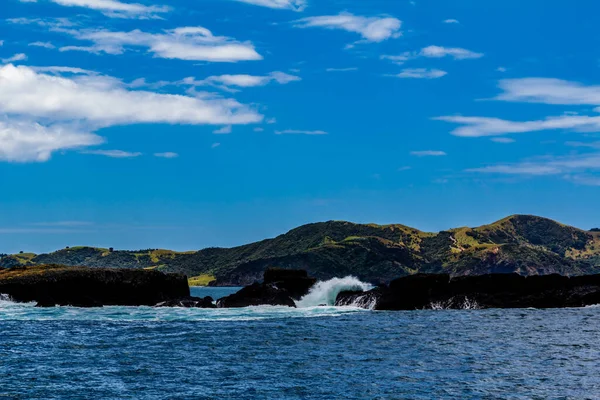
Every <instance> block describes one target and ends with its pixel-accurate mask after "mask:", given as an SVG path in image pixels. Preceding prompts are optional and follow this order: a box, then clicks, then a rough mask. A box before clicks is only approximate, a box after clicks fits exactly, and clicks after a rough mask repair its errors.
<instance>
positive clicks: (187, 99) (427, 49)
mask: <svg viewBox="0 0 600 400" xmlns="http://www.w3.org/2000/svg"><path fill="white" fill-rule="evenodd" d="M582 10H586V11H585V12H582ZM598 11H600V5H598V4H597V3H596V2H593V1H591V0H589V1H586V0H582V1H580V2H578V3H577V7H574V6H573V5H572V3H570V2H569V3H567V2H564V1H554V0H545V1H542V0H530V1H527V2H523V1H517V0H503V1H495V0H490V1H485V2H482V1H477V0H452V1H442V0H439V1H434V0H414V1H410V0H407V1H404V0H398V1H389V0H371V1H368V2H367V1H357V0H352V1H351V0H337V1H336V0H171V1H168V2H167V1H164V2H161V1H160V0H148V1H145V0H137V2H133V1H129V0H37V1H34V0H27V1H25V0H4V1H3V5H2V10H1V11H0V18H1V21H0V42H1V43H2V45H1V46H0V59H1V60H2V61H1V62H0V182H2V195H1V196H0V252H16V251H19V250H24V251H35V252H42V251H51V250H55V249H58V248H62V247H64V246H67V245H70V246H73V245H84V244H85V245H96V246H106V247H115V248H123V249H136V248H171V249H176V250H187V249H198V248H202V247H206V246H232V245H238V244H242V243H246V242H249V241H254V240H259V239H262V238H265V237H272V236H275V235H277V234H280V233H283V232H285V231H287V230H289V229H291V228H293V227H295V226H297V225H300V224H303V223H308V222H315V221H323V220H330V219H343V220H350V221H355V222H375V223H403V224H407V225H411V226H415V227H417V228H420V229H423V230H429V231H436V230H441V229H447V228H450V227H454V226H464V225H469V226H475V225H480V224H484V223H488V222H492V221H494V220H496V219H499V218H502V217H504V216H506V215H509V214H514V213H528V214H538V215H543V216H547V217H551V218H555V219H558V220H560V221H561V222H564V223H568V224H573V225H576V226H579V227H581V228H591V227H594V226H598V225H600V212H599V211H598V210H599V209H598V207H597V204H596V203H597V198H598V193H599V187H600V136H599V132H600V114H599V112H600V82H599V79H598V76H600V75H599V74H598V70H599V67H600V57H599V56H600V54H599V52H598V50H597V47H598V46H597V45H598V42H599V39H600V33H599V32H598V30H597V21H596V18H595V15H596V14H597V12H598Z"/></svg>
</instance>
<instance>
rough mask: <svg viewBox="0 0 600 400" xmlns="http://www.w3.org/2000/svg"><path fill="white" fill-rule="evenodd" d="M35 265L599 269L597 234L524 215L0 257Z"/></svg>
mask: <svg viewBox="0 0 600 400" xmlns="http://www.w3.org/2000/svg"><path fill="white" fill-rule="evenodd" d="M38 264H64V265H85V266H90V267H121V268H123V267H124V268H147V269H159V270H163V271H169V272H182V273H185V274H187V275H188V276H190V277H199V278H198V279H195V280H194V281H193V282H198V283H200V284H205V283H207V282H208V281H209V280H211V279H212V277H215V278H216V280H217V282H218V284H221V285H241V284H242V285H244V284H249V283H252V282H253V281H255V280H259V279H261V277H262V274H263V272H264V270H265V269H266V268H269V267H281V268H302V269H306V270H308V271H309V273H310V274H311V275H313V276H315V277H317V278H319V279H329V278H332V277H335V276H345V275H354V276H357V277H358V278H360V279H363V280H367V281H372V282H387V281H389V280H391V279H394V278H397V277H400V276H404V275H409V274H414V273H416V272H430V273H440V272H447V273H450V274H452V275H478V274H486V273H511V272H516V273H519V274H522V275H542V274H551V273H560V274H563V275H581V274H590V273H598V272H600V232H597V231H584V230H581V229H577V228H574V227H570V226H566V225H563V224H560V223H558V222H555V221H552V220H550V219H546V218H541V217H536V216H529V215H514V216H510V217H507V218H504V219H502V220H500V221H497V222H495V223H493V224H490V225H484V226H480V227H477V228H466V227H463V228H456V229H451V230H449V231H442V232H438V233H427V232H422V231H419V230H417V229H414V228H410V227H407V226H404V225H374V224H354V223H350V222H342V221H329V222H321V223H314V224H308V225H303V226H301V227H298V228H296V229H293V230H291V231H289V232H288V233H286V234H283V235H280V236H278V237H276V238H274V239H267V240H263V241H260V242H256V243H251V244H248V245H244V246H239V247H234V248H230V249H223V248H208V249H204V250H200V251H197V252H186V253H178V252H173V251H169V250H153V249H149V250H141V251H113V250H112V249H100V248H93V247H76V248H69V249H63V250H59V251H57V252H54V253H49V254H40V255H35V254H16V255H8V256H4V257H2V258H0V267H10V266H13V265H38Z"/></svg>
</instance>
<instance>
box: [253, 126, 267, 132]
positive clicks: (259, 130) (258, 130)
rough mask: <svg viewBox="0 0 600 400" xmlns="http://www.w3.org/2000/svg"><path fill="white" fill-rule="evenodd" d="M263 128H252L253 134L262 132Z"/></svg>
mask: <svg viewBox="0 0 600 400" xmlns="http://www.w3.org/2000/svg"><path fill="white" fill-rule="evenodd" d="M264 130H265V128H261V127H260V126H258V127H256V128H254V132H264Z"/></svg>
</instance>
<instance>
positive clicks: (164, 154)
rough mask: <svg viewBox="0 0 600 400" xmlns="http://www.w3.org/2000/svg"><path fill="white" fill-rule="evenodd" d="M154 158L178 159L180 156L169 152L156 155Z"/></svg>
mask: <svg viewBox="0 0 600 400" xmlns="http://www.w3.org/2000/svg"><path fill="white" fill-rule="evenodd" d="M154 157H159V158H177V157H179V154H177V153H173V152H172V151H167V152H165V153H154Z"/></svg>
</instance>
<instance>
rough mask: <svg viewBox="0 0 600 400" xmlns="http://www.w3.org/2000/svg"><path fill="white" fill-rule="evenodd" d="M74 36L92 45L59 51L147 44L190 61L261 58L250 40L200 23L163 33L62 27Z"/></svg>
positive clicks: (153, 49)
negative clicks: (240, 39) (215, 32)
mask: <svg viewBox="0 0 600 400" xmlns="http://www.w3.org/2000/svg"><path fill="white" fill-rule="evenodd" d="M63 31H64V32H66V33H69V34H71V35H72V36H73V37H75V38H76V39H79V40H83V41H90V42H92V43H93V45H91V46H66V47H61V48H60V51H86V52H89V53H95V54H99V53H106V54H122V53H123V52H125V51H126V50H127V47H141V48H147V49H148V51H149V52H150V53H152V54H153V55H154V56H155V57H159V58H166V59H179V60H191V61H210V62H238V61H252V60H262V56H261V55H260V54H258V53H257V52H256V50H255V49H254V46H253V45H252V44H251V43H249V42H238V41H236V40H234V39H231V38H228V37H225V36H213V34H212V33H211V31H209V30H208V29H206V28H202V27H182V28H176V29H173V30H168V31H165V32H164V33H157V34H153V33H147V32H142V31H140V30H137V29H136V30H133V31H130V32H112V31H107V30H93V29H87V30H79V31H78V30H63Z"/></svg>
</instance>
